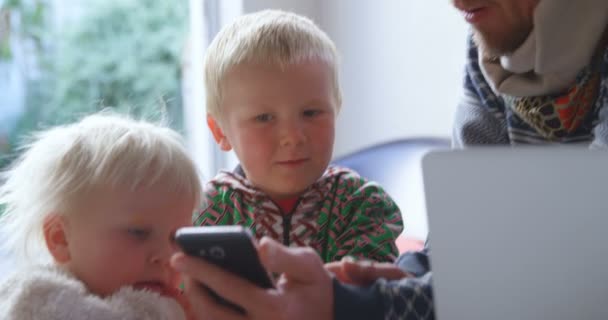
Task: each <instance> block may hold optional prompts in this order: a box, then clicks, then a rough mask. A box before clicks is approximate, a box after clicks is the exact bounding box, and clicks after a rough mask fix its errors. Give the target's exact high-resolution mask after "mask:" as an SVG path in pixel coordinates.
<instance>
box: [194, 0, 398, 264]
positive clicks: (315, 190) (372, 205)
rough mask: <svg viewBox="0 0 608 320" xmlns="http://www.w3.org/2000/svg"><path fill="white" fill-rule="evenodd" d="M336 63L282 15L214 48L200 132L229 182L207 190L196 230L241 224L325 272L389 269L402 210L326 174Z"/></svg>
mask: <svg viewBox="0 0 608 320" xmlns="http://www.w3.org/2000/svg"><path fill="white" fill-rule="evenodd" d="M337 64H338V57H337V53H336V49H335V46H334V44H333V42H332V41H331V40H330V39H329V37H328V36H327V35H326V34H325V33H324V32H323V31H321V30H320V29H319V28H318V27H317V26H316V25H315V24H314V23H313V22H312V21H310V20H309V19H307V18H304V17H301V16H298V15H296V14H292V13H287V12H282V11H273V10H269V11H261V12H257V13H253V14H249V15H245V16H242V17H240V18H239V19H237V20H236V21H235V22H234V23H232V24H231V25H229V26H227V27H225V28H224V29H223V30H222V31H220V33H219V34H218V35H217V37H216V38H215V39H214V40H213V42H212V43H211V45H210V47H209V49H208V51H207V54H206V61H205V85H206V91H207V92H206V94H207V123H208V125H209V128H210V129H211V131H212V133H213V136H214V138H215V140H216V141H217V143H218V145H219V146H220V148H221V149H222V150H223V151H229V150H234V151H235V152H236V155H237V157H238V159H239V161H240V166H239V167H238V168H237V169H236V171H235V172H221V173H219V174H218V175H217V176H216V177H215V178H214V179H213V180H211V181H210V182H209V183H208V184H207V185H206V186H205V187H204V196H205V199H204V200H205V202H206V204H205V205H204V207H203V209H202V210H201V212H200V213H199V214H198V215H196V216H195V219H194V223H195V225H225V224H239V225H245V226H248V227H249V228H251V230H252V231H253V232H254V234H255V235H256V237H257V238H261V237H262V236H270V237H272V238H275V239H278V240H281V241H282V242H283V243H284V244H286V245H295V246H310V247H312V248H314V249H315V250H316V251H317V252H318V253H319V255H320V256H321V257H322V259H323V260H324V261H325V262H329V261H335V260H339V259H341V258H342V257H345V256H351V257H355V258H364V259H373V260H377V261H392V260H394V258H395V256H396V254H397V249H396V247H395V243H394V241H395V239H396V238H397V236H398V235H399V234H400V233H401V231H402V228H403V227H402V220H401V214H400V212H399V209H398V208H397V206H396V205H395V203H394V202H393V200H392V199H391V198H390V197H389V196H388V195H387V194H386V193H385V192H384V190H383V189H382V188H381V187H380V186H378V185H377V184H375V183H373V182H369V181H367V180H365V179H364V178H362V177H360V176H359V175H358V174H357V173H355V172H354V171H352V170H349V169H346V168H339V167H334V166H329V167H328V164H329V162H330V160H331V156H332V150H333V144H334V134H335V118H336V116H337V114H338V111H339V109H340V105H341V94H340V86H339V84H338V67H337Z"/></svg>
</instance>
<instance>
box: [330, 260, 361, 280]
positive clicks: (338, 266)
mask: <svg viewBox="0 0 608 320" xmlns="http://www.w3.org/2000/svg"><path fill="white" fill-rule="evenodd" d="M325 269H327V271H329V272H331V273H332V274H333V275H334V276H335V277H336V279H338V280H339V281H340V282H342V283H350V284H354V283H353V280H352V279H351V278H350V277H349V276H348V274H347V273H346V272H345V271H344V262H342V261H334V262H329V263H326V264H325Z"/></svg>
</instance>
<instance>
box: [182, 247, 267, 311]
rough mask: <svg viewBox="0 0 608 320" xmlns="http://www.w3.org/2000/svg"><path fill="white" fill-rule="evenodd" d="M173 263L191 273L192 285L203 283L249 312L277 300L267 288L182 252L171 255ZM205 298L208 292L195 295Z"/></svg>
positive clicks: (198, 290) (184, 271) (202, 290)
mask: <svg viewBox="0 0 608 320" xmlns="http://www.w3.org/2000/svg"><path fill="white" fill-rule="evenodd" d="M171 265H172V266H173V267H174V268H175V269H176V270H178V271H180V272H182V273H184V274H186V275H187V276H189V277H190V278H191V282H192V284H191V285H199V286H200V285H201V283H202V284H204V285H205V286H207V287H209V288H210V289H211V290H213V291H215V292H216V293H217V294H218V295H220V296H221V297H223V298H225V299H226V300H228V301H232V302H234V303H236V304H237V305H240V306H242V307H243V308H245V309H246V310H247V311H248V312H255V310H256V309H260V308H264V310H265V309H271V308H272V306H269V304H272V303H274V302H275V300H276V299H274V297H273V295H272V294H271V293H267V292H266V290H265V289H262V288H260V287H258V286H256V285H254V284H253V283H251V282H249V281H247V280H245V279H243V278H241V277H239V276H237V275H234V274H232V273H230V272H227V271H224V270H222V269H221V268H219V267H217V266H215V265H213V264H211V263H207V262H205V261H203V260H202V259H198V258H195V257H189V256H187V255H185V254H183V253H176V254H175V255H173V257H172V258H171ZM194 292H195V293H196V292H199V293H204V289H201V288H197V290H195V291H194ZM205 297H208V298H211V297H209V295H208V294H207V295H206V296H205V295H202V294H199V295H197V296H196V297H195V298H200V299H203V300H205V299H204V298H205ZM205 301H207V302H208V303H209V304H214V305H217V302H216V301H213V300H211V301H209V299H206V300H205ZM193 303H194V302H193ZM220 307H222V309H224V310H229V309H228V308H226V307H223V306H220ZM218 319H221V318H218Z"/></svg>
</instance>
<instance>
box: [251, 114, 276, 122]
mask: <svg viewBox="0 0 608 320" xmlns="http://www.w3.org/2000/svg"><path fill="white" fill-rule="evenodd" d="M272 119H273V117H272V115H271V114H269V113H263V114H260V115H257V116H256V117H255V121H257V122H268V121H270V120H272Z"/></svg>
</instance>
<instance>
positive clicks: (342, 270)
mask: <svg viewBox="0 0 608 320" xmlns="http://www.w3.org/2000/svg"><path fill="white" fill-rule="evenodd" d="M325 268H326V269H327V270H329V271H330V272H331V273H333V274H334V275H335V277H336V278H337V279H338V280H340V282H343V283H348V284H353V285H359V286H365V285H369V284H372V283H373V282H374V281H376V280H377V279H380V278H384V279H387V280H398V279H403V278H407V277H413V275H412V274H410V273H407V272H405V271H403V270H401V269H399V268H398V267H397V266H396V265H394V264H392V263H387V262H382V263H379V262H374V261H369V260H367V261H354V260H352V259H351V258H349V257H346V258H345V259H342V260H341V261H336V262H330V263H327V264H325Z"/></svg>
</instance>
